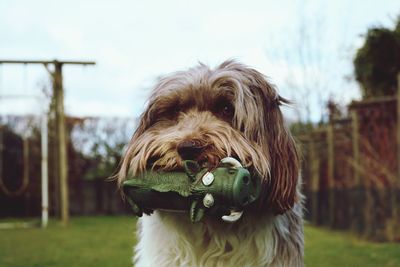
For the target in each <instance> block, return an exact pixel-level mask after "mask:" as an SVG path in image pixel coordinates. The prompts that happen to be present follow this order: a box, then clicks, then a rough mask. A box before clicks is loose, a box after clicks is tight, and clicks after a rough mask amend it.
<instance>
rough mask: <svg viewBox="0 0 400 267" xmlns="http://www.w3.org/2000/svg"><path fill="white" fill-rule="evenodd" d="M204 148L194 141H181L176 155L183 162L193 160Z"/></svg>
mask: <svg viewBox="0 0 400 267" xmlns="http://www.w3.org/2000/svg"><path fill="white" fill-rule="evenodd" d="M203 148H204V146H202V145H201V143H200V142H198V141H195V140H189V141H183V142H181V143H180V144H179V145H178V147H177V150H178V154H179V156H181V158H182V159H183V160H187V159H195V158H196V157H197V156H198V155H199V154H200V153H201V151H202V150H203Z"/></svg>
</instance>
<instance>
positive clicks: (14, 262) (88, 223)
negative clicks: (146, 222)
mask: <svg viewBox="0 0 400 267" xmlns="http://www.w3.org/2000/svg"><path fill="white" fill-rule="evenodd" d="M134 228H135V219H133V218H128V217H79V218H73V219H72V221H71V223H70V225H69V226H68V227H66V228H64V227H62V226H61V225H60V223H58V222H52V223H51V224H50V225H49V228H48V229H40V228H31V229H18V230H16V229H13V230H0V266H1V267H3V266H4V267H6V266H7V267H17V266H18V267H47V266H60V267H61V266H65V267H73V266H84V267H91V266H93V267H95V266H96V267H101V266H109V267H114V266H115V267H118V266H131V264H130V262H131V257H132V246H133V244H134V242H135V240H134Z"/></svg>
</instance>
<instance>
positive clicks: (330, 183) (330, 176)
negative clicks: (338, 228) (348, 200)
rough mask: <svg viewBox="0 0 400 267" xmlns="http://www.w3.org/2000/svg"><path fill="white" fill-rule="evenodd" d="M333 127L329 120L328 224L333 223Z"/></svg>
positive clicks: (327, 134) (332, 224) (327, 136)
mask: <svg viewBox="0 0 400 267" xmlns="http://www.w3.org/2000/svg"><path fill="white" fill-rule="evenodd" d="M333 131H334V128H333V122H330V123H329V125H328V129H327V132H326V138H327V143H328V190H329V191H328V198H329V200H328V201H329V225H330V226H331V227H333V226H334V224H335V169H334V168H335V148H334V140H333V138H334V132H333Z"/></svg>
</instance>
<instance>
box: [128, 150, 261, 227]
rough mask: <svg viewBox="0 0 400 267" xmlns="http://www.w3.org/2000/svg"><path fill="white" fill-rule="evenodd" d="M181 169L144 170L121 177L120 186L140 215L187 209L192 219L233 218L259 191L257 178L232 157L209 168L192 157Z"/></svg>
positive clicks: (239, 214) (193, 220)
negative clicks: (169, 170) (167, 170)
mask: <svg viewBox="0 0 400 267" xmlns="http://www.w3.org/2000/svg"><path fill="white" fill-rule="evenodd" d="M184 169H185V171H182V172H178V171H175V172H162V171H147V172H145V173H143V174H141V175H139V176H137V177H132V179H128V180H126V181H124V182H123V185H122V188H123V191H124V194H125V196H126V199H127V201H128V203H129V204H130V206H131V207H132V210H133V212H134V214H135V215H137V216H139V217H140V216H142V214H143V213H146V214H150V213H152V212H153V211H154V210H156V209H160V210H169V211H184V212H185V211H186V212H189V214H190V219H191V221H192V222H198V221H200V220H201V219H202V218H203V217H204V215H210V216H218V217H221V218H222V219H223V220H224V221H228V222H234V221H237V220H238V219H240V217H241V215H242V213H243V209H244V208H245V207H246V206H247V205H249V204H250V203H252V202H254V201H255V200H257V199H258V197H259V195H260V180H259V179H256V178H252V177H251V176H250V173H249V171H248V170H247V169H245V168H243V167H242V165H241V164H240V163H239V162H238V161H237V160H236V159H234V158H230V157H228V158H224V159H222V160H221V162H220V164H219V166H217V168H215V169H214V170H212V171H208V169H207V168H203V169H202V168H200V166H199V165H198V164H197V162H195V161H185V162H184Z"/></svg>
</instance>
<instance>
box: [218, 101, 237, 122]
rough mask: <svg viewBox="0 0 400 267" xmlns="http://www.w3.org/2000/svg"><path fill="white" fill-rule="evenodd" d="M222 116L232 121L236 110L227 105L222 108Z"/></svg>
mask: <svg viewBox="0 0 400 267" xmlns="http://www.w3.org/2000/svg"><path fill="white" fill-rule="evenodd" d="M220 114H221V115H222V116H223V117H224V118H227V119H231V118H232V117H233V115H234V114H235V110H234V108H233V106H232V105H231V104H229V103H225V104H224V105H222V107H221V110H220Z"/></svg>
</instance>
